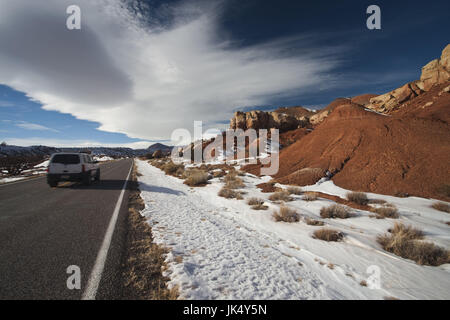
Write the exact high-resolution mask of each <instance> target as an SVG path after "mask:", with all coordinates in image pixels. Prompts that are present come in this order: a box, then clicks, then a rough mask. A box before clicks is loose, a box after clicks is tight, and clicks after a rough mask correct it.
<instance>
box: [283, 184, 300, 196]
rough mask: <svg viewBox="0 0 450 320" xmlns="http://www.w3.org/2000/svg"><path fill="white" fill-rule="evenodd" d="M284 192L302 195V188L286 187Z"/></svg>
mask: <svg viewBox="0 0 450 320" xmlns="http://www.w3.org/2000/svg"><path fill="white" fill-rule="evenodd" d="M286 191H287V192H289V194H295V195H297V196H299V195H301V194H302V193H303V191H302V188H300V187H294V186H290V187H287V189H286Z"/></svg>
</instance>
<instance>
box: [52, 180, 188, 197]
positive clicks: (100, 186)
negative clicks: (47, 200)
mask: <svg viewBox="0 0 450 320" xmlns="http://www.w3.org/2000/svg"><path fill="white" fill-rule="evenodd" d="M124 184H125V180H121V179H112V180H100V181H99V182H96V181H93V182H92V184H90V185H88V186H86V185H83V184H82V183H77V182H73V183H64V184H61V183H60V184H59V185H58V188H68V189H76V190H122V188H123V186H124ZM139 188H140V190H141V191H147V192H157V193H167V194H173V195H176V196H180V195H185V193H184V192H182V191H178V190H173V189H170V188H165V187H158V186H153V185H149V184H146V183H143V182H140V183H139ZM130 189H131V183H130V181H129V183H127V186H126V190H130Z"/></svg>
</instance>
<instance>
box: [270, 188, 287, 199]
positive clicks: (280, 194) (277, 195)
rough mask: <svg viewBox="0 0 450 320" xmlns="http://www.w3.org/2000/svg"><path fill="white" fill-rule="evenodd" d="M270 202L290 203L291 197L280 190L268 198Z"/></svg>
mask: <svg viewBox="0 0 450 320" xmlns="http://www.w3.org/2000/svg"><path fill="white" fill-rule="evenodd" d="M269 200H270V201H292V197H291V196H290V195H289V192H287V191H285V190H282V191H277V192H274V193H272V194H271V195H270V196H269Z"/></svg>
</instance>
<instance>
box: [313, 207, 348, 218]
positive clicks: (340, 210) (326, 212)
mask: <svg viewBox="0 0 450 320" xmlns="http://www.w3.org/2000/svg"><path fill="white" fill-rule="evenodd" d="M320 216H321V217H322V218H331V219H334V218H339V219H347V218H350V217H351V214H350V210H349V209H348V208H347V207H345V206H341V205H338V204H333V205H331V206H329V207H323V208H322V209H320Z"/></svg>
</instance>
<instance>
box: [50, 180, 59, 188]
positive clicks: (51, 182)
mask: <svg viewBox="0 0 450 320" xmlns="http://www.w3.org/2000/svg"><path fill="white" fill-rule="evenodd" d="M48 185H49V186H50V187H52V188H55V187H57V186H58V181H55V180H52V181H48Z"/></svg>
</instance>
